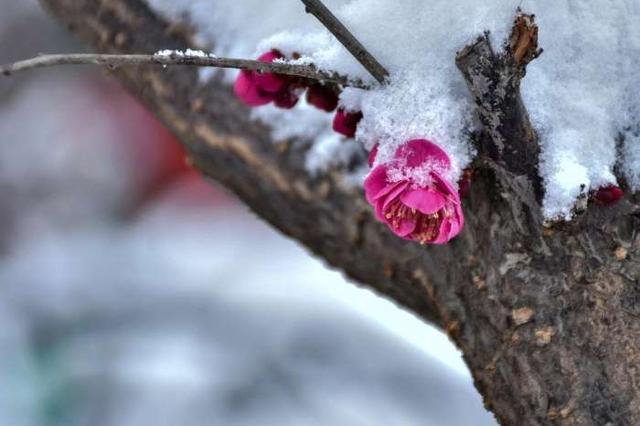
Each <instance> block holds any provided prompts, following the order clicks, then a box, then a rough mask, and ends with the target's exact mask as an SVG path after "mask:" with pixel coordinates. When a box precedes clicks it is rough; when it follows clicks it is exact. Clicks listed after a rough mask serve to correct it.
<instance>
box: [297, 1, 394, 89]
mask: <svg viewBox="0 0 640 426" xmlns="http://www.w3.org/2000/svg"><path fill="white" fill-rule="evenodd" d="M302 3H304V5H305V6H306V10H307V13H311V14H312V15H313V16H315V17H316V18H318V20H319V21H320V22H321V23H322V25H324V26H325V27H326V28H327V29H328V30H329V31H330V32H331V34H333V35H334V36H335V37H336V38H337V39H338V41H339V42H340V43H342V45H343V46H344V47H346V48H347V50H348V51H349V52H350V53H351V54H352V55H353V57H354V58H356V59H357V60H358V62H360V63H361V64H362V66H363V67H364V68H365V69H366V70H367V71H369V74H371V75H372V76H373V78H375V79H376V80H377V81H378V83H380V84H384V82H385V80H386V79H387V77H388V76H389V72H388V71H387V70H386V69H385V68H384V67H383V66H382V65H381V64H380V62H378V60H377V59H376V58H374V57H373V55H372V54H371V53H369V51H368V50H367V49H366V48H365V47H364V46H363V45H362V43H360V42H359V41H358V39H356V38H355V36H354V35H353V34H351V31H349V30H348V29H347V27H345V26H344V24H343V23H342V22H340V20H339V19H338V18H336V16H335V15H334V14H333V13H331V11H330V10H329V9H328V8H327V7H326V6H325V5H324V4H323V3H322V2H321V1H320V0H302Z"/></svg>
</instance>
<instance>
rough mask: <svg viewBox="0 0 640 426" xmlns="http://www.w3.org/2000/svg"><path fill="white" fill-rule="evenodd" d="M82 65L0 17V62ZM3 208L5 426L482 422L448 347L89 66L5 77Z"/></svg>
mask: <svg viewBox="0 0 640 426" xmlns="http://www.w3.org/2000/svg"><path fill="white" fill-rule="evenodd" d="M159 47H161V46H159ZM83 49H84V47H83V46H81V45H80V44H78V43H77V42H76V41H75V40H73V39H72V37H71V36H70V35H68V34H67V33H66V32H65V31H64V30H63V29H62V28H61V27H59V26H58V24H57V23H56V22H54V21H53V20H52V19H51V18H49V17H48V16H47V15H46V13H45V12H44V11H43V10H41V9H40V7H39V5H38V4H37V1H36V0H19V1H15V0H0V62H3V63H4V62H9V61H13V60H18V59H23V58H26V57H29V56H33V55H35V54H37V53H39V52H47V53H53V52H77V51H83ZM0 197H1V198H0V425H11V426H27V425H29V426H31V425H38V426H40V425H43V426H44V425H46V426H54V425H55V426H58V425H60V426H61V425H65V426H67V425H95V426H102V425H104V426H107V425H109V426H111V425H114V426H115V425H118V426H126V425H150V424H153V425H474V426H476V425H492V424H495V421H494V420H493V418H492V416H491V415H490V414H488V413H487V412H486V411H485V410H484V408H483V407H482V402H481V399H480V396H479V395H478V394H477V392H476V391H475V389H474V388H473V384H472V381H471V378H470V376H469V373H468V371H467V369H466V367H465V366H464V364H463V362H462V360H461V357H460V354H459V353H458V352H457V350H456V349H455V348H454V347H453V345H451V343H449V341H448V340H447V338H446V337H445V336H444V335H442V334H441V333H440V332H438V331H436V330H435V329H433V328H432V327H430V326H429V325H426V324H424V323H422V322H421V321H419V320H418V319H417V318H415V317H414V316H413V315H411V314H410V313H408V312H405V311H403V310H401V309H399V308H398V307H396V306H395V305H393V304H392V303H390V302H388V301H386V300H383V299H381V298H379V297H377V296H376V295H374V294H373V293H371V292H369V291H368V290H365V289H362V288H359V287H357V286H356V285H355V284H353V283H349V282H346V281H345V279H344V278H343V277H342V276H341V275H340V274H339V273H338V272H335V271H331V270H329V269H327V268H326V267H325V266H324V265H323V264H322V263H321V262H320V261H319V260H317V259H314V258H312V257H311V256H310V255H309V253H307V252H306V251H305V250H304V249H303V248H302V247H300V246H299V245H297V244H296V243H294V242H292V241H289V240H287V239H285V238H284V237H282V236H280V235H278V234H277V233H276V232H275V231H273V230H271V229H270V228H269V227H268V226H267V225H266V224H264V223H263V222H261V221H260V220H259V219H257V218H256V217H255V216H253V215H252V214H251V213H249V212H248V211H247V210H246V209H245V208H244V207H243V206H242V205H241V204H239V203H238V202H237V201H236V200H235V199H234V198H233V197H232V196H231V195H229V194H227V193H226V192H225V191H224V190H223V189H221V188H219V187H216V186H215V184H214V183H212V182H205V181H204V180H203V179H202V178H201V177H200V176H199V175H198V174H197V173H196V172H195V171H193V170H191V169H189V167H187V166H186V164H185V162H184V159H183V154H182V151H181V149H180V148H179V145H178V144H177V142H176V141H175V140H174V138H173V137H172V136H171V134H170V133H168V132H167V131H166V130H165V129H164V128H163V127H162V125H161V124H160V123H158V122H157V121H156V120H155V119H154V118H153V117H152V116H151V115H150V114H149V113H148V112H147V111H145V109H144V108H143V107H142V106H141V105H139V104H138V103H137V102H136V101H135V100H134V99H133V98H132V97H131V96H129V95H128V94H126V93H125V92H124V91H123V90H122V89H121V88H120V87H119V86H118V85H117V83H116V82H114V81H112V80H110V79H108V78H107V77H105V76H104V75H103V74H102V73H101V71H100V70H99V69H97V68H86V67H67V68H56V69H46V70H39V71H33V72H29V73H25V74H22V75H16V76H13V77H11V78H3V79H0Z"/></svg>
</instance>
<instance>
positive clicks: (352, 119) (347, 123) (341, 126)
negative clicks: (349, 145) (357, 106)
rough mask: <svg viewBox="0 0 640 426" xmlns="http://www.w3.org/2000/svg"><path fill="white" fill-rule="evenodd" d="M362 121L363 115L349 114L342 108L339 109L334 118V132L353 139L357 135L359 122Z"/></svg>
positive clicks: (357, 113) (359, 113) (358, 113)
mask: <svg viewBox="0 0 640 426" xmlns="http://www.w3.org/2000/svg"><path fill="white" fill-rule="evenodd" d="M361 119H362V113H361V112H360V111H358V112H347V111H345V110H344V109H342V108H339V109H338V111H337V112H336V115H335V117H334V118H333V130H335V131H336V132H338V133H340V134H343V135H345V136H346V137H348V138H352V137H354V136H355V135H356V128H357V127H358V122H359V121H360V120H361Z"/></svg>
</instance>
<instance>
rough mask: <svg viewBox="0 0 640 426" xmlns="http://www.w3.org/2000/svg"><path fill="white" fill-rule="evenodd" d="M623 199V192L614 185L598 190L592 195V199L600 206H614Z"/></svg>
mask: <svg viewBox="0 0 640 426" xmlns="http://www.w3.org/2000/svg"><path fill="white" fill-rule="evenodd" d="M622 197H624V191H623V190H622V189H620V187H618V186H616V185H607V186H602V187H600V188H598V189H597V190H596V192H595V194H594V195H593V199H594V200H595V202H596V203H598V204H600V205H601V206H609V205H611V204H615V203H617V202H618V201H620V199H621V198H622Z"/></svg>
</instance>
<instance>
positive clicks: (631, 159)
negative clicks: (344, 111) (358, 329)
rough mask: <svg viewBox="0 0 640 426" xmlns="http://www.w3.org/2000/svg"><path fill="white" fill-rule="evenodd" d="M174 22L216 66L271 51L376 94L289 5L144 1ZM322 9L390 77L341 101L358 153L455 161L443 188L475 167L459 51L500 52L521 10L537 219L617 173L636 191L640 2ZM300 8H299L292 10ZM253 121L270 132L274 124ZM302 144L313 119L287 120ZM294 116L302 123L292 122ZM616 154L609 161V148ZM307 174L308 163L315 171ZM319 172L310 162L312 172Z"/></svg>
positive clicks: (371, 0)
mask: <svg viewBox="0 0 640 426" xmlns="http://www.w3.org/2000/svg"><path fill="white" fill-rule="evenodd" d="M150 3H151V4H152V5H153V6H154V7H156V8H157V9H158V10H160V11H162V12H164V13H166V14H168V15H171V16H172V17H173V18H174V19H175V18H176V17H180V16H185V15H186V16H188V17H189V18H190V19H191V21H192V23H193V24H194V25H195V27H196V28H197V29H198V30H199V34H200V36H201V38H202V40H203V41H204V42H206V43H213V41H214V40H215V50H216V52H217V53H218V54H219V55H234V56H240V57H255V56H256V55H257V54H258V53H261V52H264V51H265V50H267V49H270V48H273V47H275V48H278V49H280V50H281V51H282V52H283V53H285V54H291V53H293V52H294V51H295V52H297V53H300V54H302V55H303V57H302V58H301V59H300V61H303V62H313V63H315V64H316V65H317V66H319V67H321V68H327V69H332V70H336V71H338V72H340V73H343V74H348V75H350V76H353V77H360V78H362V79H364V80H365V81H368V82H373V79H372V78H371V76H369V75H368V73H367V72H366V71H365V70H364V69H363V68H362V67H361V66H360V65H359V64H358V63H357V62H356V61H355V59H353V58H352V57H351V55H350V54H349V53H348V52H347V51H346V50H345V49H344V48H343V47H342V45H341V44H340V43H339V42H338V41H337V40H336V39H335V38H334V37H332V36H331V35H330V34H329V33H328V32H327V31H326V30H325V29H324V28H323V27H322V26H321V25H320V24H319V23H318V22H317V21H315V19H314V18H312V17H310V16H305V14H304V7H303V6H302V4H297V2H293V3H294V4H292V2H291V1H290V0H272V1H269V2H263V1H261V0H179V1H174V0H172V1H169V0H150ZM326 3H327V5H328V7H329V8H330V9H331V10H332V11H333V12H334V13H335V14H336V15H337V16H338V17H339V19H340V20H341V21H342V22H344V23H345V25H346V26H347V27H348V28H349V29H350V30H351V31H352V32H353V33H354V34H355V35H356V37H357V38H358V39H359V40H360V41H361V42H362V43H363V44H364V45H365V46H366V47H367V48H368V49H369V50H370V51H371V52H372V54H373V55H374V56H375V57H376V58H377V59H378V60H379V61H380V62H381V63H382V64H383V65H384V66H385V67H386V68H387V69H388V70H389V72H390V74H391V84H389V85H388V86H386V87H383V88H380V87H378V88H375V89H374V90H369V91H366V92H365V91H362V90H359V89H346V90H345V91H344V92H343V94H342V96H341V104H342V105H344V106H346V107H347V108H348V109H352V110H355V109H360V110H362V112H363V114H364V118H363V120H362V121H361V122H360V124H359V126H358V132H357V134H356V139H357V141H359V142H361V143H363V144H364V145H365V147H366V148H368V149H370V148H371V147H372V146H373V145H374V144H376V143H379V144H380V149H379V155H378V157H377V161H387V160H389V159H390V158H391V156H392V155H393V153H394V152H395V150H396V148H397V147H398V146H399V145H400V144H401V143H403V142H404V141H406V140H409V139H412V138H420V137H421V138H428V139H431V140H433V141H434V142H436V143H438V144H439V145H441V146H442V147H443V148H444V149H445V150H446V151H447V153H448V154H449V155H450V157H451V159H452V166H453V167H452V170H453V176H452V180H453V181H454V182H455V180H456V178H457V177H458V176H459V175H460V173H461V171H462V169H463V168H464V167H465V166H467V165H468V164H469V163H470V161H471V160H472V158H473V156H474V150H473V147H472V146H471V143H470V141H469V138H468V134H469V132H471V131H473V130H474V129H476V128H477V123H476V122H475V112H474V105H473V102H472V100H471V98H470V96H469V93H468V90H467V88H466V87H465V84H464V81H463V79H462V76H461V74H460V72H459V71H458V70H457V69H456V67H455V64H454V57H455V54H456V52H457V51H459V50H460V49H462V48H463V47H464V46H465V45H466V44H467V43H469V42H470V41H472V40H473V39H474V38H475V37H476V36H478V35H479V34H481V33H482V32H483V31H485V30H489V31H491V34H492V38H493V41H494V47H495V48H496V49H499V48H501V47H502V43H503V41H504V40H505V37H506V36H507V34H508V32H509V30H510V27H511V24H512V21H513V18H514V16H515V13H516V9H517V7H518V6H520V7H522V8H523V10H524V11H525V12H527V13H534V14H535V15H536V19H537V22H538V24H539V26H540V34H539V36H540V40H539V41H540V46H541V47H543V48H544V49H545V51H544V53H543V55H542V56H541V57H540V58H538V59H536V60H535V61H534V62H533V63H532V64H530V65H529V67H528V72H527V76H526V78H525V79H524V80H523V84H522V95H523V98H524V101H525V105H526V106H527V108H528V110H529V112H530V113H531V116H532V119H533V122H534V125H535V127H536V130H537V131H538V132H539V135H540V144H541V149H542V154H541V159H540V162H541V163H540V172H541V176H542V178H543V179H544V183H545V191H546V193H545V202H544V214H545V216H546V217H547V218H549V219H570V218H571V211H572V207H573V204H574V202H575V199H576V197H578V196H579V195H580V194H581V193H585V192H588V191H590V190H594V189H596V188H598V187H599V186H602V185H605V184H608V183H616V177H615V176H614V174H613V167H614V166H615V165H616V161H617V162H618V163H619V165H620V170H621V171H622V172H623V173H624V176H625V178H626V179H627V180H628V182H629V185H630V187H631V188H632V189H634V190H638V188H640V153H638V151H639V150H640V136H639V133H640V113H639V111H640V96H638V95H637V93H638V87H640V74H639V73H638V69H640V26H638V25H637V22H638V20H639V19H640V2H638V1H637V0H593V1H589V2H584V1H578V0H565V1H560V2H559V1H557V0H538V1H535V2H533V1H526V0H523V1H514V0H491V1H486V2H478V1H476V0H460V1H457V2H450V1H447V0H433V1H430V2H428V4H427V3H424V2H422V1H420V0H393V1H392V0H351V1H337V0H336V1H328V2H326ZM296 6H299V7H296ZM257 114H260V115H261V116H260V119H261V120H263V121H267V122H269V123H270V124H272V125H274V126H275V127H278V126H282V125H283V124H282V122H281V121H280V120H275V121H269V120H268V119H266V116H265V115H262V114H261V113H257ZM292 114H293V115H296V119H295V120H293V123H295V125H296V126H298V127H299V128H300V129H301V130H299V132H302V133H305V135H306V136H307V137H311V135H312V134H314V133H315V132H317V134H318V135H319V134H322V132H323V131H324V130H318V119H317V118H315V117H311V115H312V114H307V112H304V111H301V110H299V109H296V110H294V111H293V112H292ZM297 114H300V115H297ZM621 138H623V139H624V142H623V143H621V144H620V147H621V149H620V150H619V152H620V153H622V155H621V157H620V158H616V152H617V151H616V141H618V140H621ZM312 163H313V161H312ZM316 163H317V162H316Z"/></svg>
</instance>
